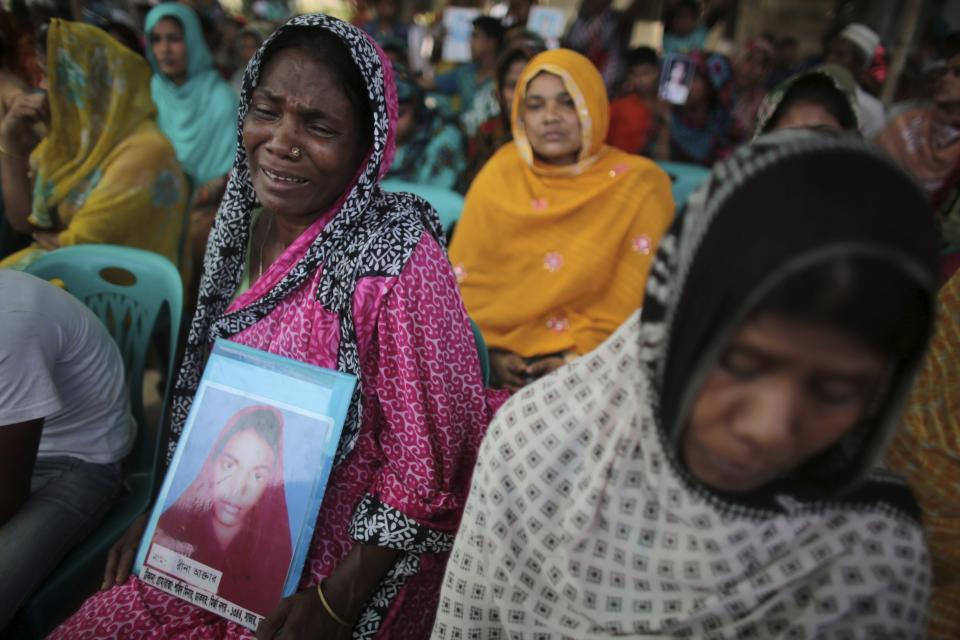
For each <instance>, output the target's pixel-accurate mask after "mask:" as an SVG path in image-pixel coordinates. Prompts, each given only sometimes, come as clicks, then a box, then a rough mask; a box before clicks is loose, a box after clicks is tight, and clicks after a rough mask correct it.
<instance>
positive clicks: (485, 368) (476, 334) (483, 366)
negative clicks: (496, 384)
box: [470, 318, 490, 387]
mask: <svg viewBox="0 0 960 640" xmlns="http://www.w3.org/2000/svg"><path fill="white" fill-rule="evenodd" d="M470 328H471V329H473V341H474V342H476V343H477V355H478V356H480V370H481V371H482V372H483V386H485V387H489V386H490V352H489V351H487V341H486V340H484V339H483V334H482V333H480V327H478V326H477V323H476V322H474V321H473V318H470Z"/></svg>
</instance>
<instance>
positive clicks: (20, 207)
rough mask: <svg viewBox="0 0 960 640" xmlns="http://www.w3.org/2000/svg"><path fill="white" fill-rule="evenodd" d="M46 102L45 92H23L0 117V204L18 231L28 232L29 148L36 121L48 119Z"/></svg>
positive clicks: (36, 140)
mask: <svg viewBox="0 0 960 640" xmlns="http://www.w3.org/2000/svg"><path fill="white" fill-rule="evenodd" d="M49 114H50V110H49V106H48V104H47V96H46V94H44V93H22V94H20V95H18V96H17V97H16V98H14V100H13V104H11V105H10V108H9V109H8V110H7V113H6V114H5V115H4V117H3V120H2V121H0V147H3V151H2V152H0V180H2V182H3V205H4V209H5V211H6V215H7V220H9V221H10V226H11V227H13V228H14V229H16V230H17V231H19V232H21V233H31V232H32V231H33V227H32V226H31V224H30V223H29V222H28V221H27V218H29V216H30V211H31V208H32V206H33V189H32V187H31V184H30V175H29V172H30V164H29V161H30V152H31V151H33V149H34V148H35V147H36V146H37V144H39V142H40V140H39V138H38V137H37V135H36V132H35V127H34V126H35V125H36V124H38V123H43V122H48V121H49V117H50V116H49Z"/></svg>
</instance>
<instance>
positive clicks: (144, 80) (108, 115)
mask: <svg viewBox="0 0 960 640" xmlns="http://www.w3.org/2000/svg"><path fill="white" fill-rule="evenodd" d="M46 42H47V45H48V46H47V51H46V55H47V63H48V64H47V72H48V74H49V75H48V83H49V86H51V87H55V88H56V90H55V91H51V92H50V93H49V94H47V93H45V92H41V93H22V94H20V95H19V96H18V97H17V98H16V99H15V100H14V101H13V104H12V105H11V107H10V109H9V110H8V111H7V113H6V116H5V117H4V118H3V121H2V122H0V148H2V153H0V176H2V180H3V189H4V193H3V199H4V208H5V210H6V215H7V219H8V220H9V222H10V224H11V226H13V228H14V229H17V230H18V231H21V232H23V233H31V234H32V235H33V238H34V244H33V245H31V246H30V247H28V248H26V249H24V250H22V251H20V252H17V253H14V254H13V255H11V256H8V257H7V258H6V259H4V260H3V261H2V262H0V266H3V267H12V268H18V269H23V268H25V267H27V266H28V265H29V264H30V263H31V262H33V261H34V260H36V259H37V258H38V257H39V256H40V255H42V254H43V252H44V251H48V250H53V249H56V248H58V247H61V246H67V245H72V244H88V243H108V244H122V245H127V246H131V247H139V248H142V249H148V250H151V251H155V252H157V253H159V254H161V255H163V256H166V257H167V258H169V259H170V260H171V261H172V262H174V263H177V261H178V260H179V258H180V254H181V238H182V237H183V236H182V230H183V225H184V223H185V219H184V214H185V211H186V204H187V199H188V196H189V187H188V185H187V181H186V179H185V178H184V175H183V172H182V170H181V169H180V165H179V164H178V162H177V158H176V155H175V154H174V149H173V147H172V146H171V145H170V142H169V141H168V140H167V139H166V138H165V137H164V136H163V134H162V133H161V132H160V130H159V129H158V128H157V123H156V121H155V118H156V113H157V110H156V107H154V104H153V102H152V101H151V99H150V84H149V83H150V69H149V67H148V66H147V63H146V62H145V61H144V60H143V58H141V57H140V56H138V55H137V54H135V53H134V52H132V51H130V50H129V49H127V48H126V47H125V46H123V45H122V44H120V43H119V42H117V41H116V40H114V39H113V38H112V37H110V36H109V35H107V33H106V32H104V31H102V30H100V29H98V28H96V27H93V26H90V25H85V24H80V23H75V22H64V21H60V20H55V21H54V22H53V23H52V24H51V27H50V29H49V34H48V36H47V40H46ZM38 123H44V124H46V125H47V127H48V129H49V133H48V135H47V136H46V138H44V139H43V141H42V142H41V141H40V140H39V139H38V137H37V135H36V133H35V130H34V125H36V124H38ZM31 152H32V154H31ZM31 159H32V161H33V163H34V165H35V167H36V176H35V178H33V179H32V180H31V177H30V161H31Z"/></svg>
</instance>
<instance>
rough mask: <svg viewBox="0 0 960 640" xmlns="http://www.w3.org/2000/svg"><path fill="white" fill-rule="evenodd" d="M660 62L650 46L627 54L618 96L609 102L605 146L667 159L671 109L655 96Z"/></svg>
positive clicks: (632, 50) (638, 48) (658, 158)
mask: <svg viewBox="0 0 960 640" xmlns="http://www.w3.org/2000/svg"><path fill="white" fill-rule="evenodd" d="M659 83H660V59H659V58H658V57H657V52H656V51H654V50H653V49H652V48H650V47H637V48H636V49H631V50H630V52H629V53H628V54H627V76H626V78H625V79H624V81H623V86H622V87H621V94H620V97H618V98H616V99H614V100H612V101H611V102H610V132H609V133H608V134H607V144H609V145H611V146H614V147H617V148H618V149H622V150H623V151H626V152H627V153H636V154H640V155H645V156H649V157H651V158H655V159H657V160H666V159H668V156H669V154H670V127H669V122H670V120H669V119H670V107H669V105H668V104H667V103H665V102H663V101H661V100H660V99H659V98H658V97H657V89H658V87H659Z"/></svg>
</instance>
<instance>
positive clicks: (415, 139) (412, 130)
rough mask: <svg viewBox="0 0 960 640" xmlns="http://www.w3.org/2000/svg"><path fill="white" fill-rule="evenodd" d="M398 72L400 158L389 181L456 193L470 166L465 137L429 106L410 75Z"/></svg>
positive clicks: (398, 151) (389, 173)
mask: <svg viewBox="0 0 960 640" xmlns="http://www.w3.org/2000/svg"><path fill="white" fill-rule="evenodd" d="M395 72H396V78H397V99H398V102H399V103H400V106H399V109H400V112H399V115H398V117H397V155H396V156H395V157H394V159H393V165H392V166H391V167H390V171H389V172H388V173H387V175H386V177H387V178H393V179H396V180H404V181H406V182H413V183H416V184H425V185H431V186H434V187H443V188H445V189H453V188H454V187H455V186H457V185H458V184H459V182H460V179H461V177H462V176H463V170H464V169H465V168H466V165H467V159H466V154H465V153H464V147H465V146H466V145H465V143H464V140H463V134H462V133H460V130H459V129H458V128H457V126H456V125H455V124H452V123H450V122H446V121H444V119H443V117H442V116H441V115H440V114H439V113H438V112H437V111H436V110H435V109H432V108H431V107H430V106H428V105H427V102H426V96H425V95H424V92H423V89H421V88H420V86H419V85H418V84H417V83H416V81H415V80H414V79H413V78H412V77H411V76H410V74H409V72H407V71H406V70H405V69H402V68H401V69H395Z"/></svg>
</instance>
